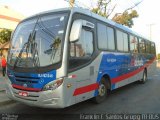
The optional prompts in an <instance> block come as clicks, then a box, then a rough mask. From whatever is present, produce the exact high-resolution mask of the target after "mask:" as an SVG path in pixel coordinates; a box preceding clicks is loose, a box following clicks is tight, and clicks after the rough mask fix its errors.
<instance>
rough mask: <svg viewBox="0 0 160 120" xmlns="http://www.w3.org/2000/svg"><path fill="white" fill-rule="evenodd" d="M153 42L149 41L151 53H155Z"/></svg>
mask: <svg viewBox="0 0 160 120" xmlns="http://www.w3.org/2000/svg"><path fill="white" fill-rule="evenodd" d="M155 50H156V49H155V44H154V43H151V54H156V51H155Z"/></svg>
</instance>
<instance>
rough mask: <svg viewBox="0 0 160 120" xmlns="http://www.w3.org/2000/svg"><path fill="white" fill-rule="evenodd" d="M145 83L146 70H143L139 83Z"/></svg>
mask: <svg viewBox="0 0 160 120" xmlns="http://www.w3.org/2000/svg"><path fill="white" fill-rule="evenodd" d="M146 81H147V70H146V69H145V70H144V72H143V77H142V79H141V80H140V83H142V84H144V83H145V82H146Z"/></svg>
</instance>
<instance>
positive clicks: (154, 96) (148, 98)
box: [0, 68, 160, 120]
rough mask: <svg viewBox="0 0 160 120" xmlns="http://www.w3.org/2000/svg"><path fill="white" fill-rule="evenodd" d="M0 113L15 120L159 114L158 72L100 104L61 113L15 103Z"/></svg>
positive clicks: (117, 91) (2, 109) (159, 79)
mask: <svg viewBox="0 0 160 120" xmlns="http://www.w3.org/2000/svg"><path fill="white" fill-rule="evenodd" d="M0 113H3V114H2V115H1V116H0V119H1V118H2V117H4V118H5V117H6V116H7V117H8V115H9V117H10V116H11V117H14V118H16V117H18V120H21V119H22V120H24V119H27V120H32V119H33V120H35V119H38V120H41V119H42V120H44V119H45V120H58V119H67V118H68V119H70V118H73V119H80V118H81V117H82V115H83V114H98V113H100V114H102V113H103V114H106V113H116V114H117V113H118V114H120V113H125V114H130V113H132V114H142V113H160V68H157V69H156V70H155V73H154V75H153V76H152V77H151V78H150V79H149V80H148V81H147V82H146V83H145V84H139V83H138V82H135V83H132V84H130V85H127V86H125V87H122V88H119V89H117V90H114V91H112V93H111V94H110V96H109V97H108V98H107V99H106V101H104V102H103V103H101V104H95V103H93V102H92V101H91V100H88V101H85V102H81V103H79V104H76V105H73V106H71V107H68V108H65V109H44V108H37V107H30V106H27V105H24V104H21V103H18V102H16V103H13V104H9V105H4V106H1V107H0ZM68 114H69V115H68Z"/></svg>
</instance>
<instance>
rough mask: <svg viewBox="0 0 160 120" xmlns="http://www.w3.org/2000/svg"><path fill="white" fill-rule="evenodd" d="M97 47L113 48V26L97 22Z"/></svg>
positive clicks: (103, 48)
mask: <svg viewBox="0 0 160 120" xmlns="http://www.w3.org/2000/svg"><path fill="white" fill-rule="evenodd" d="M98 48H100V49H102V50H115V41H114V30H113V28H111V27H107V26H105V25H102V24H98Z"/></svg>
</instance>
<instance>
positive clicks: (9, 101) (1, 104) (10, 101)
mask: <svg viewBox="0 0 160 120" xmlns="http://www.w3.org/2000/svg"><path fill="white" fill-rule="evenodd" d="M13 103H16V101H13V100H10V99H8V100H5V101H3V102H0V106H4V105H9V104H13Z"/></svg>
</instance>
